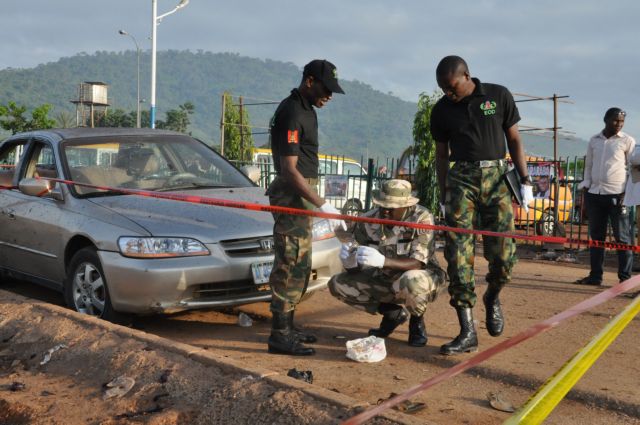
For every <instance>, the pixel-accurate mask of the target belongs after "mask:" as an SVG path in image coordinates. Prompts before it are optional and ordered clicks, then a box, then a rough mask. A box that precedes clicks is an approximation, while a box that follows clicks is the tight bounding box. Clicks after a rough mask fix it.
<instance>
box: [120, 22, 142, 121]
mask: <svg viewBox="0 0 640 425" xmlns="http://www.w3.org/2000/svg"><path fill="white" fill-rule="evenodd" d="M118 34H120V35H128V36H129V37H131V39H132V40H133V42H134V43H135V45H136V55H137V59H138V64H137V68H136V69H137V71H136V85H137V87H136V128H140V46H138V41H137V40H136V38H135V37H134V36H132V35H131V34H129V33H128V32H126V31H125V30H120V31H118Z"/></svg>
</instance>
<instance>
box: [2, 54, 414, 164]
mask: <svg viewBox="0 0 640 425" xmlns="http://www.w3.org/2000/svg"><path fill="white" fill-rule="evenodd" d="M149 69H150V57H149V54H148V52H147V53H145V54H143V55H141V64H140V75H141V81H140V87H141V88H140V92H141V94H140V97H141V98H145V99H147V100H148V97H149V92H150V88H149V86H150V82H149V80H150V76H149V74H150V73H149ZM300 78H301V70H300V68H298V66H296V65H294V64H292V63H284V62H278V61H272V60H260V59H254V58H249V57H243V56H240V55H237V54H231V53H209V52H203V51H198V52H195V53H194V52H190V51H163V52H158V57H157V85H156V96H157V99H156V104H157V108H158V110H157V117H158V118H159V119H164V113H165V112H166V110H167V109H175V108H177V106H178V105H180V104H182V103H184V102H187V101H191V102H192V103H193V104H194V105H195V108H196V109H195V114H194V116H193V117H192V120H191V121H192V124H191V127H190V130H191V131H192V133H193V135H194V136H196V137H198V138H200V139H202V140H204V141H206V142H208V143H210V144H215V145H217V144H218V143H219V138H220V130H219V123H220V108H221V99H220V97H221V94H222V92H224V91H225V90H226V91H229V92H231V93H232V94H234V95H243V96H244V103H246V104H250V103H262V102H265V100H266V101H275V102H279V101H280V100H282V99H283V98H284V97H286V96H287V95H288V94H289V91H290V90H291V89H292V88H294V87H297V86H298V85H299V83H300ZM83 81H100V82H104V83H106V84H108V85H109V102H110V104H111V108H121V109H125V110H127V111H131V110H135V104H136V55H135V52H134V51H127V52H118V53H114V52H96V53H95V54H92V55H88V54H85V53H81V54H78V55H76V56H73V57H68V58H62V59H60V60H58V61H57V62H51V63H47V64H42V65H39V66H37V67H35V68H30V69H11V68H9V69H4V70H0V99H2V102H3V103H5V102H6V101H8V100H14V101H16V102H17V103H18V104H23V105H26V106H27V107H28V108H33V107H35V106H37V105H40V104H42V103H50V104H52V105H53V106H54V109H53V111H52V112H51V114H50V115H51V116H52V117H55V116H56V115H57V114H58V113H60V112H61V111H63V110H66V111H68V112H70V113H72V114H73V116H74V117H75V106H74V105H73V104H71V103H70V100H72V99H74V98H77V91H78V84H79V83H81V82H83ZM341 84H342V86H343V88H344V89H345V91H346V93H347V94H346V95H344V96H343V95H335V96H334V98H333V100H332V101H331V103H330V104H329V105H328V106H327V107H326V109H324V110H320V111H319V117H320V118H319V124H320V146H321V151H322V152H325V153H330V154H344V155H347V156H352V157H356V158H360V156H362V155H366V153H367V151H368V153H369V155H370V156H372V157H375V156H379V157H381V158H383V157H387V156H394V157H395V156H398V155H399V154H400V152H401V151H402V149H404V148H405V147H406V146H408V145H410V144H411V143H412V136H411V129H412V125H413V116H414V114H415V111H416V104H415V103H412V102H406V101H403V100H401V99H399V98H397V97H395V96H392V95H388V94H384V93H382V92H380V91H377V90H375V89H373V88H372V87H371V86H369V85H367V84H364V83H361V82H358V81H344V82H343V83H341ZM276 106H277V105H275V104H269V105H250V106H247V110H248V112H249V116H250V120H251V124H252V125H254V126H257V127H266V126H267V123H268V121H269V118H270V117H271V115H272V114H273V112H274V110H275V108H276ZM143 108H144V109H147V108H148V102H147V103H146V104H144V105H143ZM254 132H264V129H260V128H256V129H254ZM255 140H256V144H257V145H260V144H263V143H265V142H266V141H267V136H266V135H256V136H255Z"/></svg>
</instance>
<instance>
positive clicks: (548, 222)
mask: <svg viewBox="0 0 640 425" xmlns="http://www.w3.org/2000/svg"><path fill="white" fill-rule="evenodd" d="M584 159H585V158H584V157H577V156H576V157H561V158H559V159H558V161H556V162H553V161H551V160H548V159H545V158H535V157H529V158H527V166H528V169H529V174H530V175H532V176H533V179H534V184H535V186H534V194H535V198H534V201H533V204H531V206H530V207H529V212H528V213H525V212H524V210H523V209H522V208H521V207H519V206H517V205H514V216H515V217H514V218H515V220H514V221H515V225H516V232H518V233H520V234H524V235H539V236H566V237H567V238H569V239H570V240H576V239H577V240H587V239H588V237H589V233H588V220H587V216H586V212H585V209H584V207H583V205H584V193H583V191H582V190H579V189H578V185H579V184H580V183H581V182H582V180H583V177H584ZM320 162H321V163H320V169H319V192H320V196H322V197H323V198H325V199H326V200H327V201H329V202H330V203H331V204H332V205H334V206H335V207H336V208H338V209H339V210H341V212H342V213H343V214H350V215H359V214H361V213H363V212H364V211H367V210H369V209H370V208H371V206H372V203H371V196H372V191H373V190H376V189H377V188H379V187H380V186H381V184H382V182H383V181H385V180H388V179H391V178H403V179H406V180H409V181H410V182H412V184H414V185H415V184H416V183H417V184H420V183H422V184H427V185H430V186H432V187H436V186H437V181H432V182H416V181H415V180H416V179H415V174H416V173H415V168H416V164H417V161H416V158H415V157H414V156H412V155H408V156H403V157H402V158H385V159H383V160H379V159H372V158H369V159H368V161H367V162H366V164H364V163H363V162H362V160H361V161H360V162H357V161H354V160H352V159H349V158H345V157H343V156H328V155H322V158H321V160H320ZM234 163H235V164H236V165H237V166H241V165H254V166H257V167H258V168H259V169H260V172H261V176H260V182H259V184H260V186H262V187H265V188H266V187H267V186H268V184H269V183H270V182H271V181H272V180H273V179H274V178H275V174H276V173H275V169H274V167H273V163H272V162H271V161H260V162H244V163H240V162H237V161H236V162H234ZM363 165H364V166H363ZM414 187H415V186H414ZM556 200H557V202H556ZM434 214H436V216H437V217H436V218H437V219H438V220H440V222H442V221H441V219H442V217H439V214H440V212H439V211H434ZM630 221H631V227H632V229H633V230H632V231H633V233H632V235H635V234H636V229H635V211H632V214H630ZM607 234H608V236H607V241H613V237H612V232H611V228H609V230H608V232H607ZM632 240H635V239H632ZM522 243H527V244H531V245H537V246H540V247H549V246H548V244H545V243H544V242H537V241H536V242H533V241H526V242H522ZM552 248H553V247H552ZM556 248H560V247H556ZM563 248H565V249H569V250H581V249H585V248H586V246H584V244H579V243H573V242H571V243H568V244H566V245H565V246H564V247H563Z"/></svg>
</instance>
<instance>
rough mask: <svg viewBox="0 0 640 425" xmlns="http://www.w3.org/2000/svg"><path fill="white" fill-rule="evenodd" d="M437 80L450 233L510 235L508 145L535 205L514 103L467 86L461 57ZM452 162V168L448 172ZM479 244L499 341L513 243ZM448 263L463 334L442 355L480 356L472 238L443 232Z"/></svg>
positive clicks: (438, 136)
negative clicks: (506, 175) (452, 229)
mask: <svg viewBox="0 0 640 425" xmlns="http://www.w3.org/2000/svg"><path fill="white" fill-rule="evenodd" d="M436 77H437V81H438V85H439V86H440V88H441V89H442V91H444V94H445V95H444V96H443V97H442V98H441V99H440V100H439V101H438V102H437V103H436V105H435V106H434V108H433V110H432V113H431V128H430V129H431V134H432V136H433V138H434V139H435V141H436V171H437V174H438V184H439V187H440V195H441V202H442V203H443V204H444V209H445V220H446V223H447V226H450V227H457V228H463V229H474V228H481V229H485V230H491V231H495V232H510V231H513V230H514V224H513V209H512V206H511V194H510V192H509V189H508V187H507V185H506V183H505V181H504V179H503V177H502V176H503V174H504V173H505V172H506V171H507V164H506V162H505V160H504V158H505V155H506V150H505V137H506V145H507V146H508V148H509V153H510V154H511V158H512V160H513V163H514V165H515V168H516V170H517V171H518V173H519V175H520V176H523V177H522V181H521V182H522V184H523V186H522V188H523V197H524V198H525V199H524V201H525V202H524V205H525V206H526V204H527V202H528V200H529V199H533V194H532V191H531V187H532V186H531V179H530V178H529V177H528V175H527V166H526V162H525V159H524V151H523V148H522V142H521V140H520V135H519V133H518V125H517V123H518V121H519V120H520V115H519V113H518V109H517V108H516V105H515V102H514V100H513V96H512V95H511V93H509V91H508V90H507V89H506V88H505V87H502V86H499V85H496V84H487V83H481V82H480V80H478V79H476V78H471V75H470V74H469V68H468V67H467V64H466V62H465V61H464V60H463V59H462V58H460V57H458V56H447V57H445V58H444V59H442V60H441V61H440V63H439V64H438V68H437V69H436ZM451 161H452V162H455V164H454V165H453V167H451V168H450V162H451ZM482 240H483V243H484V257H485V258H486V259H487V261H488V262H489V273H488V274H487V276H486V280H487V283H488V288H487V291H486V292H485V294H484V296H483V301H484V305H485V309H486V324H487V330H488V331H489V334H490V335H491V336H497V335H500V334H502V332H503V329H504V319H503V316H502V309H501V305H500V300H499V298H498V294H499V293H500V291H501V290H502V288H503V287H504V285H505V284H506V283H507V282H509V280H510V279H511V270H512V269H513V266H514V264H515V262H516V257H515V243H514V241H513V239H512V238H497V237H490V236H483V238H482ZM445 258H446V260H447V263H448V267H447V272H448V273H449V277H450V283H449V294H450V296H451V300H450V304H451V305H452V306H453V307H454V308H455V309H456V313H457V315H458V321H459V322H460V334H459V335H458V336H457V337H456V338H455V339H454V340H453V341H451V342H449V343H447V344H444V345H443V346H442V347H441V348H440V352H441V353H442V354H446V355H451V354H457V353H465V352H470V351H477V349H478V337H477V334H476V329H475V326H474V323H473V315H472V308H473V307H474V305H475V303H476V294H475V277H474V271H473V265H474V259H475V236H474V235H472V234H466V233H458V232H448V233H447V238H446V247H445Z"/></svg>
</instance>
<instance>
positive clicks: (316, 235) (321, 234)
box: [312, 220, 335, 241]
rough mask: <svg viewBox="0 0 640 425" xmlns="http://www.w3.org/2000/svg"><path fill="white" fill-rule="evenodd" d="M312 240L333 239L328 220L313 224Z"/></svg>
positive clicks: (333, 234)
mask: <svg viewBox="0 0 640 425" xmlns="http://www.w3.org/2000/svg"><path fill="white" fill-rule="evenodd" d="M312 234H313V240H314V241H321V240H323V239H329V238H333V237H334V236H335V233H333V230H332V229H331V226H330V225H329V220H317V221H314V222H313V228H312Z"/></svg>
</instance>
